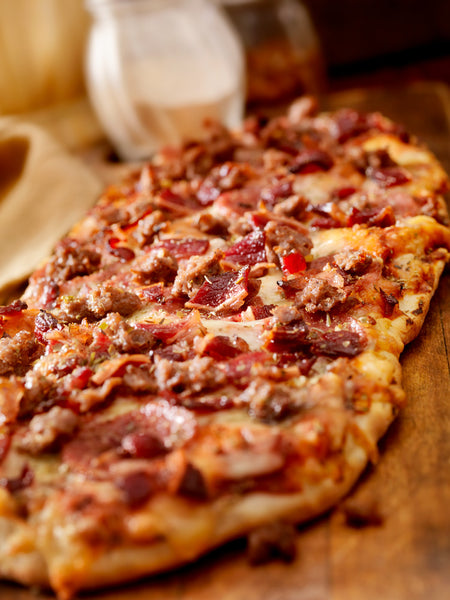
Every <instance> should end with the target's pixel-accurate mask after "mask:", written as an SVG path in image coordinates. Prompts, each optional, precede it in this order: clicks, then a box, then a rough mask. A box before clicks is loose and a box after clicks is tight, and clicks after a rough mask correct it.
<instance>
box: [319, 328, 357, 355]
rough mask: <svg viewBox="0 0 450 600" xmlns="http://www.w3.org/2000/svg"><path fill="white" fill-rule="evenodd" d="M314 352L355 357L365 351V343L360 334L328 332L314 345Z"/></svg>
mask: <svg viewBox="0 0 450 600" xmlns="http://www.w3.org/2000/svg"><path fill="white" fill-rule="evenodd" d="M312 347H313V350H314V352H316V353H317V354H323V355H325V356H331V357H333V358H335V357H338V356H348V357H353V356H357V355H358V354H360V353H361V352H362V351H363V349H364V341H363V339H362V336H361V335H360V334H359V333H356V332H354V331H326V332H325V333H322V335H321V336H320V337H319V339H317V340H314V341H313V343H312Z"/></svg>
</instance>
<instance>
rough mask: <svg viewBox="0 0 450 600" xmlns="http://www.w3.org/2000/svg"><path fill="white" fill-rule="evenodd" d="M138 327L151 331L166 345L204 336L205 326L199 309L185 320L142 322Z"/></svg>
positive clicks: (190, 340)
mask: <svg viewBox="0 0 450 600" xmlns="http://www.w3.org/2000/svg"><path fill="white" fill-rule="evenodd" d="M138 328H143V329H146V330H148V331H150V332H151V333H152V334H153V335H154V336H155V338H156V339H158V340H160V341H161V342H163V343H164V344H165V345H166V346H168V345H170V344H174V343H175V342H179V341H184V340H186V341H188V342H192V341H193V339H194V337H195V336H203V335H204V334H205V328H204V327H203V325H202V321H201V319H200V314H199V312H198V311H192V312H191V314H190V315H189V317H188V318H187V319H185V320H184V321H173V322H171V323H170V322H169V323H140V324H139V325H138Z"/></svg>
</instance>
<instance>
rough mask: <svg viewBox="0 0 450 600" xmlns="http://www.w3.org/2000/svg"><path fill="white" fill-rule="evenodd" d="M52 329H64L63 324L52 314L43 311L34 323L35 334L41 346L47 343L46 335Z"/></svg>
mask: <svg viewBox="0 0 450 600" xmlns="http://www.w3.org/2000/svg"><path fill="white" fill-rule="evenodd" d="M51 329H62V324H61V323H59V321H58V319H56V318H55V317H54V316H53V315H52V314H50V313H48V312H46V311H45V310H41V311H40V312H39V314H38V315H37V316H36V320H35V322H34V334H35V336H36V338H37V339H38V341H39V342H41V344H45V343H46V339H45V333H47V331H50V330H51Z"/></svg>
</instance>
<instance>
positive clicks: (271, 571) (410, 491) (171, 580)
mask: <svg viewBox="0 0 450 600" xmlns="http://www.w3.org/2000/svg"><path fill="white" fill-rule="evenodd" d="M325 104H326V105H327V107H330V108H335V107H337V106H342V105H352V106H355V107H356V108H361V109H364V110H366V109H369V110H371V109H376V110H380V111H382V112H384V113H385V114H387V115H388V116H391V117H392V118H394V119H396V120H398V121H401V122H403V123H404V124H405V125H406V126H407V128H408V129H409V130H411V131H414V132H415V133H416V134H417V135H418V136H419V137H420V138H421V139H422V140H424V141H426V143H427V144H428V145H429V146H430V147H431V149H432V150H433V151H434V152H435V153H436V154H437V155H438V156H439V157H440V159H441V161H442V163H443V164H444V166H445V168H446V169H447V171H449V172H450V136H449V133H450V126H449V110H450V109H449V107H450V99H449V91H448V89H447V88H446V87H445V86H440V85H426V86H419V87H414V88H410V89H408V90H405V89H397V90H396V89H391V90H389V91H386V90H379V91H376V90H371V91H370V93H368V92H365V91H352V92H345V93H340V94H338V95H334V96H332V97H329V98H328V99H325ZM449 349H450V275H449V273H448V272H447V274H446V275H444V277H443V278H442V281H441V284H440V286H439V289H438V291H437V294H436V296H435V298H434V300H433V302H432V306H431V310H430V313H429V315H428V318H427V321H426V323H425V326H424V328H423V330H422V332H421V334H420V336H419V337H418V338H417V339H416V340H415V341H414V342H413V343H412V344H410V346H409V347H408V348H407V350H406V352H405V354H404V356H403V377H404V386H405V388H406V391H407V395H408V399H409V402H408V405H407V406H406V408H405V409H404V410H403V411H402V413H401V415H400V416H399V417H398V419H397V420H396V421H395V423H394V424H393V425H392V427H391V428H390V430H389V432H388V434H387V435H386V436H385V438H384V439H383V440H382V442H381V444H380V451H381V452H380V459H379V462H378V464H377V465H376V467H375V468H373V467H370V468H369V469H368V470H367V471H366V473H365V474H364V476H363V477H362V479H361V481H360V482H359V484H358V485H357V486H356V489H355V490H354V492H353V497H354V498H355V499H356V500H359V501H361V502H372V501H373V500H376V501H377V502H378V504H379V506H380V509H381V513H382V517H383V521H382V524H381V525H379V526H370V527H365V528H359V529H355V528H351V527H349V526H348V525H347V524H346V523H345V520H344V518H343V514H342V512H341V511H339V510H335V511H333V512H331V513H330V514H328V515H326V516H324V517H322V518H321V519H318V520H317V521H315V522H314V523H312V524H309V525H307V526H304V527H301V528H299V530H298V536H297V548H298V553H297V558H296V559H295V561H294V562H292V563H290V564H283V563H277V562H274V563H271V564H268V565H264V566H261V567H250V566H249V565H248V563H247V560H246V558H245V544H244V542H242V541H237V542H233V543H230V544H228V545H227V546H226V547H225V548H222V549H219V550H217V551H215V552H213V553H212V554H210V555H209V556H207V557H205V558H203V559H201V560H199V561H198V562H197V563H195V564H194V565H190V566H188V567H185V568H183V569H181V570H178V571H177V572H175V573H170V574H167V575H163V576H159V577H155V578H153V579H151V580H148V581H146V582H142V583H139V584H135V585H131V586H127V587H124V588H121V589H117V590H112V591H108V592H104V593H100V594H88V595H86V596H83V597H86V598H88V599H89V600H93V599H94V598H96V599H98V600H380V599H381V600H445V598H450V363H449ZM0 598H1V600H44V599H45V598H47V599H48V596H46V595H43V594H39V593H37V592H36V593H30V592H28V591H26V590H23V589H22V588H20V587H18V586H14V585H9V584H0Z"/></svg>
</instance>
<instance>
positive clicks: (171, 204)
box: [156, 189, 200, 217]
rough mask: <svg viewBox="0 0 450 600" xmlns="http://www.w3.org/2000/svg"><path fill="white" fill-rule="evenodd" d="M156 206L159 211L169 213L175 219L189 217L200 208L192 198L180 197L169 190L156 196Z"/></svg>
mask: <svg viewBox="0 0 450 600" xmlns="http://www.w3.org/2000/svg"><path fill="white" fill-rule="evenodd" d="M156 204H157V206H158V208H159V209H161V210H164V211H166V212H169V213H171V214H172V215H174V216H177V217H184V216H186V215H190V214H192V213H194V212H196V211H197V210H199V208H200V206H199V205H198V203H197V202H196V200H195V199H194V198H191V197H183V196H180V195H179V194H176V193H175V192H173V191H172V190H169V189H166V190H162V192H160V193H159V194H158V196H157V197H156Z"/></svg>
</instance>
